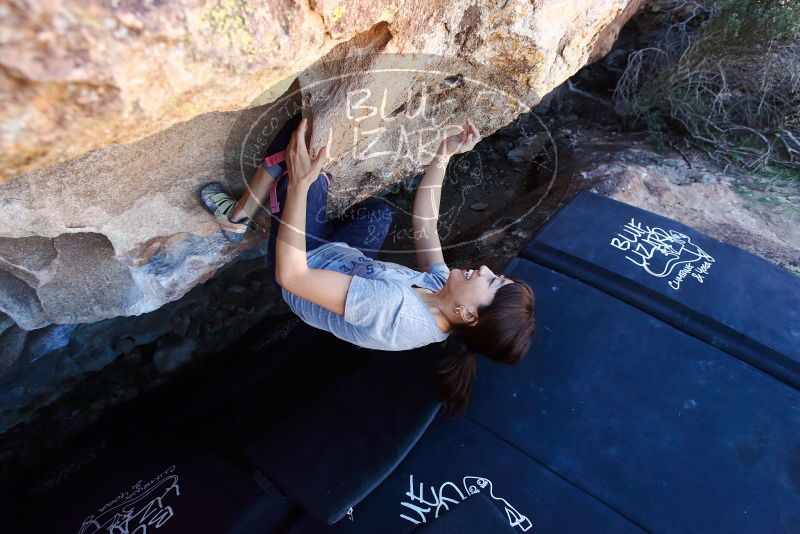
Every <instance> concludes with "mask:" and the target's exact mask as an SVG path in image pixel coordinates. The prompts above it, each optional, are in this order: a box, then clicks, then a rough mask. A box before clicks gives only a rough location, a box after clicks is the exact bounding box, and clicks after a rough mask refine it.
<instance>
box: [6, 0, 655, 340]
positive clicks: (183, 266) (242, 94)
mask: <svg viewBox="0 0 800 534" xmlns="http://www.w3.org/2000/svg"><path fill="white" fill-rule="evenodd" d="M639 4H640V0H615V1H600V0H570V1H562V0H558V1H556V0H545V1H540V2H534V3H530V2H525V1H521V0H508V1H505V2H499V3H498V2H495V1H493V0H492V1H489V0H471V1H456V2H447V3H443V2H438V1H434V2H430V1H422V0H419V1H411V0H408V1H405V2H402V1H401V2H396V1H395V2H387V1H378V2H371V1H370V2H368V1H356V2H352V3H348V4H342V3H340V2H338V1H337V2H334V1H328V0H322V1H312V2H310V3H307V2H299V1H297V2H280V3H279V2H274V1H272V0H264V1H261V2H230V1H228V0H222V1H219V2H211V3H204V4H197V3H194V2H188V1H186V0H181V1H178V2H171V3H160V2H150V1H145V2H138V1H137V2H127V1H125V0H112V1H110V2H99V1H97V0H92V1H90V2H78V1H76V0H73V1H69V0H68V1H66V2H58V3H52V2H40V1H29V2H22V1H16V0H14V1H12V2H10V3H6V4H4V5H3V6H0V9H1V10H2V11H1V12H0V39H2V47H0V67H2V68H0V93H1V94H2V98H3V101H4V106H3V108H2V111H0V161H2V165H0V168H2V169H3V170H4V171H5V178H6V181H5V183H3V184H0V311H3V312H4V313H5V314H7V315H8V316H10V317H11V318H12V319H13V320H14V322H16V324H17V325H18V326H20V327H22V328H24V329H28V330H29V329H35V328H40V327H43V326H45V325H48V324H52V323H59V324H67V323H83V322H92V321H97V320H99V319H104V318H109V317H114V316H119V315H135V314H141V313H143V312H146V311H150V310H153V309H156V308H158V307H159V306H161V305H163V304H164V303H166V302H169V301H172V300H175V299H178V298H179V297H181V296H182V295H184V294H185V293H186V292H187V291H188V290H189V289H191V288H192V287H193V286H194V285H196V284H198V283H199V282H202V281H204V280H206V279H208V277H210V276H211V275H212V274H213V273H214V272H215V271H216V270H217V269H218V268H219V267H220V266H222V265H224V264H225V263H226V262H228V261H229V260H231V259H232V258H234V257H236V256H237V255H239V254H240V253H241V252H242V251H244V250H246V249H250V248H252V247H254V246H256V245H258V244H261V243H263V240H264V238H265V235H266V234H265V232H263V231H262V232H261V233H257V232H253V233H252V235H251V236H250V238H249V239H248V240H246V241H245V242H244V243H242V244H240V245H236V246H234V245H231V244H229V243H228V242H227V241H225V240H224V238H223V237H222V235H221V234H220V232H219V231H218V228H217V226H216V224H215V223H214V222H213V220H212V219H211V217H209V216H208V214H207V213H206V212H204V211H203V209H202V208H201V207H200V206H199V204H198V202H197V192H198V190H199V188H200V187H201V186H202V185H203V184H204V183H207V182H209V181H212V180H218V181H220V182H222V183H223V184H224V185H226V186H227V187H229V188H230V189H231V190H232V192H233V193H234V194H239V193H241V192H242V191H243V189H244V187H245V182H246V180H247V179H249V178H250V176H251V175H252V173H253V171H254V169H255V166H256V165H257V163H258V161H259V160H260V159H261V158H262V157H263V156H264V155H265V154H264V150H265V149H266V147H267V145H268V144H269V142H270V141H271V139H272V138H274V135H275V132H276V131H277V126H279V125H280V124H281V123H282V121H285V120H286V118H287V117H288V116H291V115H292V114H294V113H297V112H298V111H299V109H300V107H301V106H302V110H303V111H302V112H303V114H304V115H305V116H307V117H309V119H310V122H311V125H312V129H313V134H312V135H311V138H310V140H309V145H310V146H311V147H312V148H313V149H316V148H319V147H320V146H322V145H323V144H325V143H329V150H328V152H329V154H330V155H331V157H332V160H331V161H330V163H329V164H328V165H327V166H326V170H328V171H329V172H330V173H331V174H332V175H333V177H334V185H333V186H332V189H331V200H330V204H329V208H330V209H331V211H332V212H333V213H332V215H335V214H338V213H339V212H341V211H342V210H343V209H345V208H346V207H348V206H349V205H352V204H353V203H354V202H356V201H358V200H361V199H363V198H365V197H367V196H369V195H371V194H373V193H374V192H376V191H378V190H380V189H381V188H383V187H385V186H387V185H388V184H391V183H394V182H397V181H400V180H403V179H405V178H407V177H408V176H410V175H411V174H413V173H416V172H418V171H420V170H421V169H422V165H424V164H425V163H427V160H428V159H429V154H428V153H426V150H431V149H432V148H433V147H435V145H436V143H437V142H438V140H439V139H441V138H442V137H443V136H444V135H446V134H447V127H448V125H452V124H458V123H461V122H462V121H463V120H464V119H466V118H468V117H471V118H472V119H473V120H474V122H475V124H476V125H478V127H479V129H480V131H481V134H482V135H484V136H486V135H489V134H490V133H491V132H493V131H495V130H497V129H498V128H500V127H502V126H503V125H505V124H507V123H508V122H509V121H510V120H512V119H513V118H514V117H516V116H517V115H518V114H519V113H521V112H524V111H526V110H527V109H528V107H529V106H531V105H532V104H535V103H536V102H538V101H539V100H540V98H541V96H542V95H544V94H546V93H548V92H549V91H550V90H551V89H553V88H554V87H556V86H557V85H559V84H560V83H561V82H563V81H564V80H565V79H566V78H567V77H569V76H570V75H572V74H573V73H575V72H576V71H577V70H578V69H580V68H581V67H582V66H583V65H585V64H586V63H587V61H589V60H590V59H595V58H597V57H598V55H599V54H602V53H604V52H605V51H606V50H607V48H608V43H609V41H610V39H612V38H613V35H615V34H616V32H617V31H618V28H619V27H620V26H621V25H622V24H623V23H624V22H625V20H626V19H627V18H628V17H630V16H631V15H632V14H633V13H634V12H635V10H636V9H637V8H638V6H639ZM609 36H612V37H609ZM451 133H452V130H451ZM87 151H88V152H87ZM426 158H427V159H426ZM264 217H266V216H264ZM266 218H268V217H266Z"/></svg>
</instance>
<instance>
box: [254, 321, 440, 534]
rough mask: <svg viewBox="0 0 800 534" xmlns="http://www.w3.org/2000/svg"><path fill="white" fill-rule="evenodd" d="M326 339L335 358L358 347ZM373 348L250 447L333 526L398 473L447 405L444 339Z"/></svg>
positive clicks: (257, 461) (290, 492)
mask: <svg viewBox="0 0 800 534" xmlns="http://www.w3.org/2000/svg"><path fill="white" fill-rule="evenodd" d="M324 339H326V340H327V341H326V342H325V345H324V347H320V349H319V350H320V353H324V354H325V356H326V357H327V358H330V359H331V360H333V361H335V360H336V358H339V357H344V354H345V353H347V352H352V351H353V350H354V348H353V347H352V346H351V345H349V344H347V343H345V342H333V341H331V340H330V339H329V338H328V337H327V336H325V338H324ZM362 350H363V349H362ZM369 352H370V353H371V355H370V357H369V358H368V359H367V360H366V361H365V362H364V363H363V365H361V366H360V367H357V368H356V369H355V370H353V371H352V372H351V373H349V374H346V375H343V376H340V377H339V378H338V379H337V380H336V382H335V384H333V386H332V387H331V388H330V390H329V391H327V392H326V393H325V394H324V395H322V396H321V397H320V398H318V399H315V400H314V402H313V403H310V404H308V405H306V406H304V407H303V408H302V409H300V410H298V411H297V412H296V413H294V414H292V417H290V418H284V419H282V420H281V421H280V422H278V423H277V424H275V425H272V426H269V427H268V428H266V429H265V431H264V433H263V434H262V435H261V436H259V437H257V438H255V439H253V440H252V441H251V442H250V443H249V444H248V445H247V446H246V448H245V454H244V455H245V457H246V458H247V460H248V462H249V463H250V464H252V465H253V466H254V467H255V468H257V469H259V470H260V471H261V472H263V473H264V474H265V475H267V477H269V479H270V480H271V481H272V482H273V483H274V484H275V486H276V487H278V488H279V489H280V490H281V492H283V494H284V495H287V496H288V497H291V498H292V499H294V500H295V501H296V502H298V503H299V504H300V505H301V506H302V507H303V508H305V509H306V510H307V511H308V512H309V513H310V514H312V515H313V516H315V517H316V518H318V519H319V520H321V521H324V522H327V523H334V522H336V521H338V520H340V519H341V518H342V517H344V516H345V515H346V514H347V512H348V511H349V509H350V508H351V507H353V506H355V505H357V504H358V503H359V502H360V501H361V500H362V499H363V498H364V497H365V496H366V495H367V494H369V492H370V491H372V490H373V489H374V488H375V487H376V486H377V485H378V484H380V483H381V481H383V479H384V478H386V476H388V475H389V474H390V473H391V472H392V470H393V469H394V468H395V467H396V466H397V464H398V463H399V462H400V461H401V460H402V459H403V458H404V457H405V455H406V454H407V453H408V451H409V450H410V449H411V448H412V447H413V446H414V444H415V443H416V442H417V440H418V439H419V437H420V436H421V435H422V433H423V432H424V431H425V429H426V428H427V427H428V425H429V424H430V423H431V421H432V420H433V418H434V417H435V416H436V413H437V412H438V410H439V402H438V400H437V397H436V388H435V382H434V379H435V364H436V361H437V356H438V355H439V354H440V353H441V350H440V347H439V345H438V344H433V345H429V346H427V347H423V348H422V349H419V350H416V351H402V352H392V351H388V352H386V351H369Z"/></svg>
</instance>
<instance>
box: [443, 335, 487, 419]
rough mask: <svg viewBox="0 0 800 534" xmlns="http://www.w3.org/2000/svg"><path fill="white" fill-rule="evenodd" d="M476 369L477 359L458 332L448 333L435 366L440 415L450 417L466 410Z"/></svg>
mask: <svg viewBox="0 0 800 534" xmlns="http://www.w3.org/2000/svg"><path fill="white" fill-rule="evenodd" d="M477 369H478V362H477V359H476V357H475V355H474V354H473V353H471V352H470V351H469V349H467V346H466V345H465V344H464V340H463V339H461V336H460V335H459V333H458V332H453V333H452V334H450V337H448V338H447V341H446V342H445V348H444V355H443V356H442V358H441V360H439V365H438V366H437V368H436V382H437V384H438V386H439V400H441V401H442V415H444V416H445V417H451V416H454V415H460V414H462V413H463V412H464V411H465V410H466V408H467V406H468V405H469V400H470V398H471V397H472V382H473V381H474V380H475V373H476V371H477Z"/></svg>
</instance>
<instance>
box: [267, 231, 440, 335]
mask: <svg viewBox="0 0 800 534" xmlns="http://www.w3.org/2000/svg"><path fill="white" fill-rule="evenodd" d="M307 258H308V266H309V267H311V268H314V269H329V270H333V271H339V272H342V273H345V274H349V275H352V276H353V280H352V281H351V282H350V288H349V289H348V291H347V300H346V301H345V311H344V315H339V314H338V313H334V312H332V311H330V310H328V309H327V308H323V307H322V306H320V305H319V304H315V303H313V302H311V301H308V300H305V299H302V298H300V297H298V296H296V295H294V294H292V293H290V292H289V291H287V290H285V289H282V290H281V294H282V295H283V300H285V301H286V303H287V304H288V305H289V307H290V308H291V309H292V311H293V312H294V313H296V314H297V316H298V317H300V318H301V319H302V320H303V321H305V322H306V323H308V324H309V325H311V326H314V327H316V328H321V329H322V330H327V331H328V332H331V333H332V334H333V335H335V336H336V337H338V338H340V339H344V340H345V341H349V342H351V343H353V344H355V345H358V346H360V347H366V348H370V349H379V350H408V349H413V348H417V347H421V346H423V345H428V344H430V343H435V342H437V341H444V340H445V339H447V337H448V336H449V335H450V334H449V333H445V332H442V331H441V329H440V328H439V325H438V324H437V322H436V319H435V318H434V316H433V315H432V314H431V312H430V311H429V310H428V307H427V306H426V305H425V303H424V302H423V301H422V299H421V298H420V296H419V295H418V294H417V292H416V291H415V290H414V289H413V288H412V287H411V286H412V285H416V286H419V287H424V288H427V289H430V290H432V291H439V290H440V289H441V288H443V287H444V285H445V283H446V282H447V278H448V277H449V276H450V270H449V269H448V268H447V265H445V264H444V263H437V264H435V265H432V266H431V267H430V268H429V269H428V270H427V271H426V272H424V273H422V272H419V271H415V270H413V269H410V268H408V267H404V266H402V265H399V264H397V263H392V262H387V261H378V260H373V259H372V258H369V257H367V256H364V254H362V253H361V251H359V250H358V249H355V248H353V247H351V246H349V245H348V244H347V243H342V242H338V241H337V242H332V243H325V244H324V245H320V246H319V247H317V248H315V249H313V250H310V251H309V252H308V254H307Z"/></svg>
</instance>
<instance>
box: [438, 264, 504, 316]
mask: <svg viewBox="0 0 800 534" xmlns="http://www.w3.org/2000/svg"><path fill="white" fill-rule="evenodd" d="M513 283H514V281H513V280H511V279H509V278H506V277H505V276H503V275H496V274H494V273H493V272H492V271H491V269H489V268H488V267H487V266H485V265H481V266H480V268H478V269H450V277H449V278H448V279H447V288H448V290H449V291H450V293H451V294H452V295H453V296H454V297H455V300H456V302H458V303H460V304H463V305H465V306H470V307H471V308H472V311H473V312H474V311H475V310H477V308H478V306H481V305H484V306H488V305H489V304H491V303H492V301H493V300H494V296H495V294H496V293H497V290H498V289H500V288H501V287H503V286H504V285H506V284H513Z"/></svg>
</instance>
